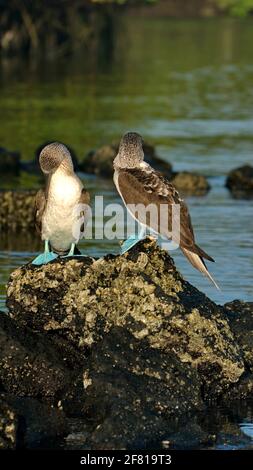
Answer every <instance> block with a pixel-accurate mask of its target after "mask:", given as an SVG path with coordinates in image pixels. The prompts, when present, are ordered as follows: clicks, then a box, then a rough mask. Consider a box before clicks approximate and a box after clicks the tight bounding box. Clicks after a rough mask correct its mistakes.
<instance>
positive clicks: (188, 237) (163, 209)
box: [113, 132, 219, 289]
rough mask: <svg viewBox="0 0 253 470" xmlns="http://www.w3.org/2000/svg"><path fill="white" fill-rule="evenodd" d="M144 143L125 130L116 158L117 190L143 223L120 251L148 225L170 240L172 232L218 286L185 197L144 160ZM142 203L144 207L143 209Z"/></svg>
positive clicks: (200, 269)
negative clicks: (197, 242) (208, 267)
mask: <svg viewBox="0 0 253 470" xmlns="http://www.w3.org/2000/svg"><path fill="white" fill-rule="evenodd" d="M142 144H143V141H142V137H141V136H140V135H139V134H137V133H136V132H128V133H126V134H125V135H124V136H123V137H122V139H121V142H120V146H119V151H118V154H117V156H116V157H115V159H114V162H113V166H114V177H113V179H114V183H115V186H116V188H117V190H118V193H119V195H120V196H121V198H122V200H123V202H124V204H125V206H126V208H127V210H128V211H129V213H130V214H131V216H132V217H133V218H134V219H135V220H137V222H138V224H139V225H140V227H141V229H140V231H139V233H138V234H137V235H132V236H130V237H129V238H128V239H127V240H126V241H125V242H124V243H123V245H122V247H121V253H125V252H126V251H128V250H129V249H131V248H132V247H133V246H134V245H135V244H136V243H138V241H139V240H140V239H142V238H143V237H144V236H145V233H146V229H147V227H148V229H151V231H152V232H153V233H155V234H156V235H158V236H162V237H163V239H164V238H165V239H166V237H167V239H168V240H169V239H170V236H171V239H172V240H173V241H174V242H176V245H177V246H180V248H181V250H182V252H183V253H184V255H185V256H186V257H187V258H188V260H189V261H190V263H191V264H192V265H193V266H194V267H195V268H196V269H198V270H199V271H200V272H201V273H203V274H204V275H205V276H207V277H208V278H209V280H210V281H211V282H212V283H213V284H214V285H215V287H216V288H217V289H219V287H218V285H217V284H216V282H215V280H214V279H213V278H212V276H211V274H210V273H209V271H208V269H207V267H206V263H205V260H209V261H214V260H213V258H211V256H209V255H208V254H207V253H205V251H204V250H202V249H201V248H200V247H199V246H198V245H197V244H196V242H195V236H194V231H193V227H192V222H191V217H190V214H189V211H188V208H187V205H186V203H185V201H184V200H183V199H182V198H181V197H180V195H179V193H178V191H177V190H176V189H175V187H174V186H173V185H172V183H171V182H170V181H169V180H168V179H167V178H166V177H164V176H163V174H161V173H160V172H158V171H155V170H154V169H153V168H152V167H151V166H150V165H149V164H148V163H146V162H144V152H143V147H142ZM140 207H141V208H143V209H142V210H140ZM174 207H177V209H178V211H175V210H174ZM150 208H153V209H156V211H155V212H156V214H158V216H157V217H151V215H150V212H151V210H150ZM173 226H178V230H174V232H173V230H172V229H173ZM171 234H172V235H171ZM173 237H174V238H173Z"/></svg>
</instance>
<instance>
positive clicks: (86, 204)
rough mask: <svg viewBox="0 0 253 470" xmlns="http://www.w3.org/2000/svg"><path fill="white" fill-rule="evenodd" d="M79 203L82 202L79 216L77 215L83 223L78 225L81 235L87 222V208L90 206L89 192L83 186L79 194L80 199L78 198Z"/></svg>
mask: <svg viewBox="0 0 253 470" xmlns="http://www.w3.org/2000/svg"><path fill="white" fill-rule="evenodd" d="M79 204H82V206H83V207H81V210H80V216H79V217H80V218H82V220H83V223H82V224H81V226H80V233H81V234H82V236H83V233H84V231H85V228H86V225H87V223H88V216H89V214H88V211H89V208H90V207H89V204H90V194H89V193H88V191H86V189H85V188H83V189H82V192H81V196H80V199H79Z"/></svg>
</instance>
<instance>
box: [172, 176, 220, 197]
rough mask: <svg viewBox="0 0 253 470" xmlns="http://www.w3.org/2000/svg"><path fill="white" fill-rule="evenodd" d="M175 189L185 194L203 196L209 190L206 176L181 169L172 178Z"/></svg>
mask: <svg viewBox="0 0 253 470" xmlns="http://www.w3.org/2000/svg"><path fill="white" fill-rule="evenodd" d="M172 183H173V185H174V186H175V187H176V189H177V190H178V191H179V192H181V193H182V194H184V195H186V196H191V195H192V196H203V195H205V194H206V193H207V192H208V191H209V190H210V188H211V187H210V184H209V183H208V181H207V178H206V177H205V176H203V175H199V174H197V173H191V172H189V171H181V172H179V173H176V174H175V176H174V177H173V178H172Z"/></svg>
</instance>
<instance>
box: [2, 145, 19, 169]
mask: <svg viewBox="0 0 253 470" xmlns="http://www.w3.org/2000/svg"><path fill="white" fill-rule="evenodd" d="M19 171H20V153H19V152H13V151H11V150H7V149H5V148H4V147H0V173H1V174H7V173H11V174H14V175H18V174H19Z"/></svg>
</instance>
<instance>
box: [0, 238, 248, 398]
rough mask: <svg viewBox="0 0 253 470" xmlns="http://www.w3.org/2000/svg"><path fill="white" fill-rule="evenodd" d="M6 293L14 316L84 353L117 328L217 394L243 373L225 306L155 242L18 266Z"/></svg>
mask: <svg viewBox="0 0 253 470" xmlns="http://www.w3.org/2000/svg"><path fill="white" fill-rule="evenodd" d="M7 294H8V300H7V305H8V308H9V310H10V315H11V317H12V318H13V319H15V320H16V321H17V322H19V323H21V324H23V325H24V326H29V327H30V328H32V329H33V330H36V331H41V332H45V331H46V332H48V333H50V335H51V338H54V339H55V340H56V341H59V340H62V339H63V340H68V341H69V342H70V343H71V344H72V345H73V347H76V348H78V349H80V351H83V352H84V353H85V351H87V349H90V348H92V347H94V346H95V345H96V343H98V342H99V341H101V340H102V339H103V338H104V336H105V335H106V334H107V333H108V332H109V331H110V330H111V328H112V327H114V326H119V327H123V328H125V329H126V330H127V331H129V332H130V333H131V334H132V335H133V336H134V337H135V338H137V339H139V340H142V339H144V338H145V339H146V341H148V343H149V346H150V348H155V349H158V350H159V351H160V352H165V353H169V352H174V353H175V354H176V356H177V358H178V359H179V360H180V361H181V362H182V363H185V364H190V365H192V367H194V368H195V369H196V370H197V371H198V374H199V377H200V379H201V381H202V385H203V388H204V389H205V391H206V393H208V394H210V393H211V394H215V395H219V394H220V393H222V392H223V391H224V389H226V388H227V387H229V386H230V385H231V384H233V383H235V382H237V381H238V379H239V378H240V376H241V374H242V373H243V371H244V365H243V361H242V356H241V353H240V350H239V347H238V345H237V343H236V342H235V340H234V337H233V334H232V332H231V329H230V327H229V323H228V320H227V318H226V316H225V315H224V312H223V310H222V308H221V307H219V306H217V305H216V304H215V303H214V302H212V301H211V300H209V299H208V298H207V297H206V296H205V295H204V294H202V293H201V292H199V291H198V290H197V289H195V288H194V287H193V286H191V285H190V284H189V283H188V282H187V281H185V280H184V279H183V278H182V276H181V275H180V274H179V273H178V271H177V270H176V268H175V265H174V263H173V261H172V259H171V258H170V256H169V255H168V254H167V253H166V252H165V251H162V250H160V248H159V247H158V246H157V245H156V244H155V242H154V241H142V242H140V243H139V244H138V245H137V246H136V247H135V248H134V249H132V250H131V251H130V252H129V253H127V254H126V255H124V256H119V255H118V256H114V255H108V256H106V257H105V258H102V259H98V260H93V259H92V258H87V257H80V258H75V259H71V260H68V261H66V260H63V259H61V260H56V261H55V262H53V263H51V264H47V265H45V266H42V267H39V268H38V267H35V266H33V265H30V264H29V265H26V266H23V267H21V268H18V269H16V270H15V271H14V272H13V273H12V275H11V278H10V282H9V285H8V290H7Z"/></svg>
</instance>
